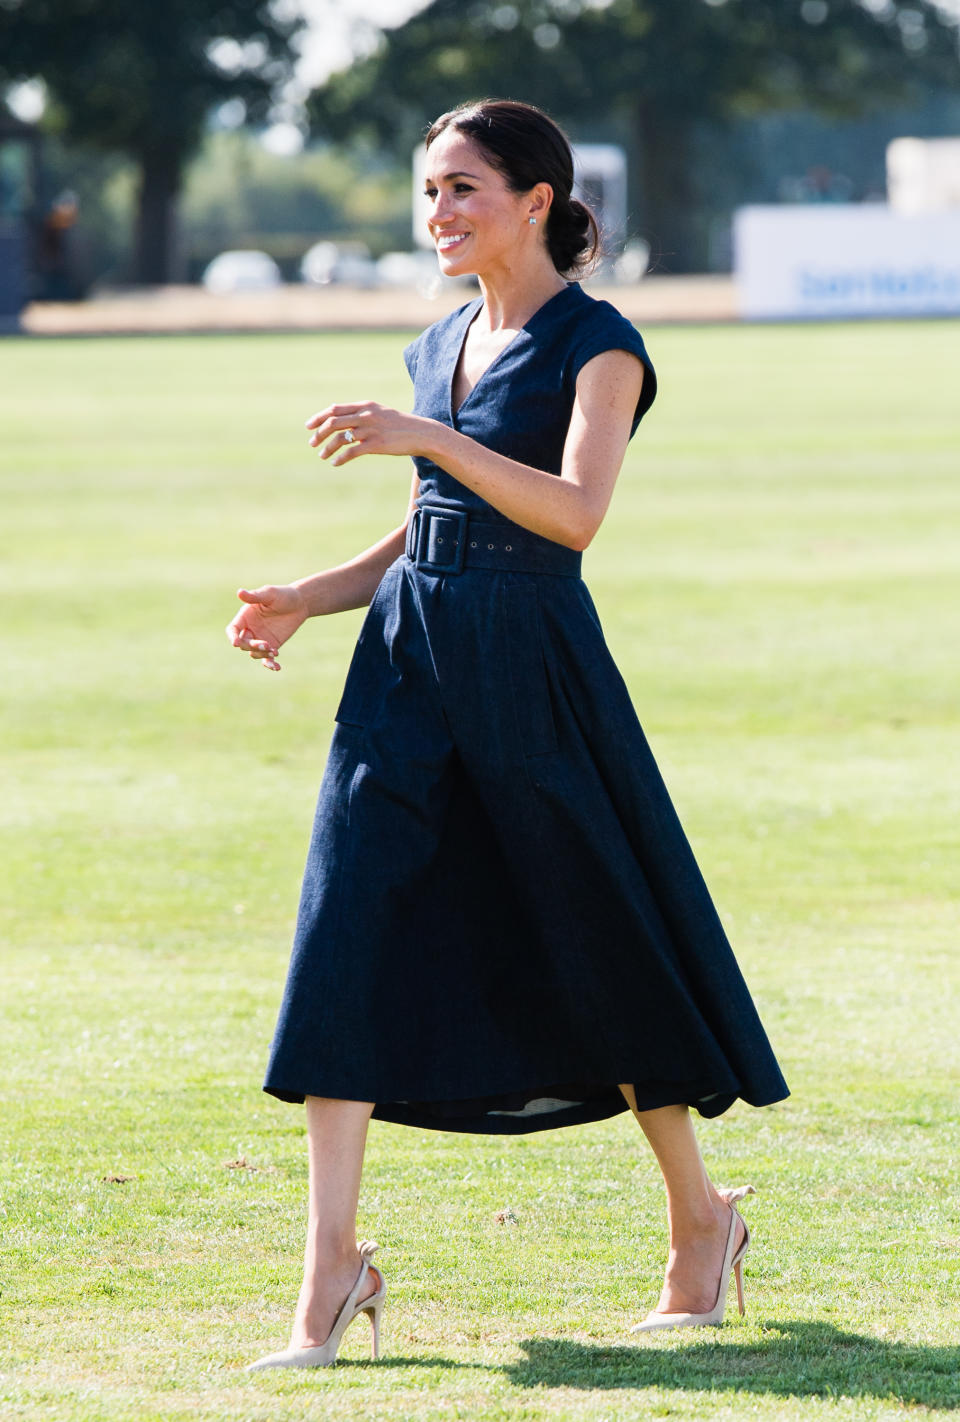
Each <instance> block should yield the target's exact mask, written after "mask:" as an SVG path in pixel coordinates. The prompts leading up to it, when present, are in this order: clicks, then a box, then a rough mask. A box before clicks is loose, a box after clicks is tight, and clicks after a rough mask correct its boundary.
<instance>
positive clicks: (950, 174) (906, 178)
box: [887, 138, 960, 217]
mask: <svg viewBox="0 0 960 1422" xmlns="http://www.w3.org/2000/svg"><path fill="white" fill-rule="evenodd" d="M887 197H888V198H889V200H890V206H891V207H892V208H893V210H894V212H902V213H903V215H904V217H917V216H919V215H920V214H921V213H924V212H949V211H951V209H954V208H956V209H957V210H958V211H960V138H895V139H894V140H893V142H892V143H890V144H888V145H887Z"/></svg>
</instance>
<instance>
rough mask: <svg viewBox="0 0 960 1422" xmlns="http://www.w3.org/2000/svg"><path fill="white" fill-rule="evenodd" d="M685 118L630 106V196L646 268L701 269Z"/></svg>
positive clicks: (644, 106) (666, 270)
mask: <svg viewBox="0 0 960 1422" xmlns="http://www.w3.org/2000/svg"><path fill="white" fill-rule="evenodd" d="M692 136H693V135H692V126H691V124H690V121H689V119H687V118H685V117H680V116H678V115H676V114H670V115H668V114H665V113H664V112H663V110H662V109H661V108H659V107H658V105H657V104H656V103H645V102H644V101H642V100H641V101H639V102H638V103H637V105H636V108H635V109H634V144H633V147H634V154H635V162H634V183H633V190H634V196H633V197H632V199H631V208H632V210H633V212H634V213H635V214H636V217H635V223H636V228H637V232H638V235H640V236H642V237H643V238H644V239H645V240H646V241H647V242H649V243H650V270H651V272H656V273H670V272H690V271H702V270H703V269H704V267H705V265H706V253H705V252H703V251H701V248H702V247H703V245H704V244H703V241H702V234H701V233H700V232H699V231H698V225H699V224H698V223H697V213H698V204H697V195H696V182H695V179H694V175H693V142H692Z"/></svg>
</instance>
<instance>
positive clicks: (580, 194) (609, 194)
mask: <svg viewBox="0 0 960 1422" xmlns="http://www.w3.org/2000/svg"><path fill="white" fill-rule="evenodd" d="M426 164H427V154H426V150H425V149H424V148H423V147H422V145H421V146H418V147H417V148H416V149H415V150H414V154H413V240H414V241H415V242H416V244H417V246H418V247H424V248H429V249H430V250H431V251H432V250H433V241H432V240H431V237H430V234H429V232H428V231H427V212H428V210H429V204H428V203H427V199H426V198H425V196H424V192H423V183H424V176H425V174H426ZM573 173H574V181H573V193H574V197H577V198H580V200H581V201H582V202H586V203H588V204H589V206H590V207H591V208H592V209H593V211H594V212H595V214H596V216H597V219H598V221H599V223H600V230H601V232H602V233H603V234H604V239H605V245H606V247H607V250H608V251H610V252H614V253H615V252H619V251H620V250H621V249H622V248H623V244H624V241H625V239H626V235H627V155H626V153H625V152H624V151H623V149H622V148H620V147H618V145H617V144H615V143H580V144H578V145H577V146H576V147H575V148H574V150H573Z"/></svg>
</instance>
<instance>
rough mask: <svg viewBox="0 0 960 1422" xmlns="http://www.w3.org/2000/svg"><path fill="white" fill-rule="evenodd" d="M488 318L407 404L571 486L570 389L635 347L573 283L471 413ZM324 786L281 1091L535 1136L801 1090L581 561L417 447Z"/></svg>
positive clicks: (270, 1082) (276, 1081) (648, 385)
mask: <svg viewBox="0 0 960 1422" xmlns="http://www.w3.org/2000/svg"><path fill="white" fill-rule="evenodd" d="M480 304H481V303H480V301H479V300H477V301H473V302H471V303H469V304H468V305H467V306H465V307H463V308H462V309H461V310H459V311H457V312H454V313H453V315H451V316H449V317H446V318H444V319H443V320H441V321H438V322H437V323H436V324H435V325H433V326H431V327H430V328H429V329H428V330H426V331H425V332H424V333H423V335H422V336H420V338H419V339H418V340H417V341H415V342H414V343H413V345H411V346H410V347H409V348H408V349H407V351H406V352H405V358H406V361H407V365H408V368H409V370H410V373H411V375H412V376H413V379H414V383H415V393H416V403H415V407H414V408H415V411H416V412H417V413H418V414H422V415H426V416H429V417H431V418H433V419H437V420H441V421H443V422H444V423H446V424H449V425H452V426H454V427H455V428H456V429H458V430H461V431H462V432H463V433H464V434H467V435H469V436H470V437H471V438H473V439H475V440H477V441H479V442H480V443H481V444H484V445H487V446H488V447H489V448H491V449H495V450H497V451H498V452H500V453H502V454H505V455H507V456H509V457H511V458H514V459H517V460H520V461H522V462H523V463H525V464H528V465H532V466H534V467H536V468H539V469H544V470H546V471H548V472H550V473H552V474H559V473H560V467H561V459H562V455H563V444H564V439H565V437H566V433H567V428H568V425H569V421H570V415H571V411H572V408H573V401H574V394H575V386H576V379H577V375H578V373H579V371H580V370H581V369H582V367H583V365H584V364H585V363H586V362H587V361H588V360H590V359H591V358H592V357H593V356H595V355H597V354H599V353H600V352H602V351H605V350H611V349H620V350H628V351H632V352H634V353H635V354H636V355H637V356H638V357H639V358H640V359H641V360H642V361H643V363H644V365H645V366H646V371H647V373H646V377H645V380H644V385H643V394H642V398H641V401H640V405H639V407H638V409H637V411H636V417H635V420H634V429H636V425H637V424H638V423H639V420H640V418H641V417H642V415H643V414H644V412H645V411H646V409H647V408H648V407H649V405H650V403H651V402H652V400H653V396H654V393H655V390H656V379H655V376H654V373H653V368H652V366H651V365H650V362H649V359H648V357H647V354H646V351H645V350H644V346H643V342H642V341H641V339H640V337H639V335H638V334H637V332H636V331H635V330H634V328H633V327H632V326H631V325H630V323H629V322H628V321H626V320H625V319H624V318H623V317H622V316H620V315H619V313H618V312H617V311H616V310H615V309H614V308H613V307H612V306H610V305H609V304H608V303H606V302H601V301H594V300H593V299H592V298H591V297H589V296H587V295H586V294H585V293H584V292H583V291H582V290H581V288H580V287H579V286H577V285H570V286H568V287H567V288H566V289H565V290H563V291H561V292H560V293H559V294H558V295H556V296H555V297H553V298H552V299H551V300H550V301H548V302H547V303H546V304H545V305H544V306H542V307H541V308H540V309H539V310H538V311H537V312H536V313H535V314H534V316H533V317H532V318H531V319H530V321H529V322H528V323H527V325H526V326H525V327H524V328H523V330H522V331H521V332H519V334H518V335H517V336H516V337H515V338H514V340H513V341H512V342H511V344H510V345H509V346H508V347H507V348H506V349H505V350H504V351H503V352H502V353H501V354H500V355H499V356H498V357H497V359H496V360H495V361H494V362H493V364H492V365H491V366H490V367H489V368H488V370H487V371H486V372H485V374H484V375H483V376H482V377H481V379H480V380H479V381H478V382H477V384H476V386H475V387H474V389H473V390H472V391H471V393H470V394H469V395H468V396H467V398H466V399H465V400H464V402H463V404H462V405H461V406H460V408H459V410H458V411H457V412H456V414H454V412H453V409H452V405H451V390H452V383H453V376H454V371H455V369H456V366H457V362H458V358H459V354H460V350H461V348H462V345H463V341H464V338H465V335H466V332H467V328H468V326H469V324H470V322H471V321H472V320H473V318H474V317H475V315H476V314H477V311H478V310H479V308H480ZM416 464H417V469H418V472H419V475H420V481H421V482H420V495H419V500H418V504H419V508H418V510H417V512H416V514H415V515H414V517H413V519H412V520H411V524H410V528H409V533H408V540H407V551H406V553H405V554H404V555H403V556H402V557H400V558H399V559H398V560H397V561H396V562H395V563H394V564H393V565H392V566H391V567H390V568H389V569H388V570H387V572H386V574H385V576H384V578H383V580H382V582H381V584H380V586H379V588H378V589H377V592H376V594H375V596H374V598H373V601H372V603H371V605H370V610H369V613H368V615H367V617H366V620H365V622H364V625H363V628H362V631H361V633H360V638H359V641H358V643H357V648H356V651H355V653H354V657H353V662H352V664H351V667H350V672H349V675H348V677H347V682H346V686H345V688H344V693H343V698H342V701H341V703H340V707H339V710H338V712H337V718H336V719H337V727H336V731H335V734H334V737H333V741H332V744H331V749H330V756H329V761H328V764H327V768H326V772H325V775H324V779H323V784H322V787H321V790H320V799H319V804H318V807H317V815H316V821H315V824H314V830H313V837H312V841H311V845H310V851H309V858H308V861H307V868H306V873H305V877H304V883H303V893H302V898H301V903H300V913H299V919H298V924H297V932H296V939H295V943H294V948H293V956H292V959H291V964H290V972H289V976H288V980H287V987H286V993H285V996H284V999H283V1004H282V1007H281V1010H280V1017H279V1022H278V1025H277V1031H276V1035H275V1038H274V1042H273V1048H272V1053H271V1058H270V1064H269V1067H268V1072H267V1079H266V1083H265V1090H267V1091H269V1092H271V1093H272V1094H273V1095H275V1096H278V1097H280V1098H281V1099H282V1100H286V1101H301V1100H302V1099H303V1097H304V1095H313V1096H327V1097H337V1098H344V1099H349V1100H361V1101H373V1102H375V1103H376V1109H375V1112H374V1114H375V1116H377V1117H379V1118H381V1119H383V1120H388V1121H398V1122H404V1123H408V1124H412V1125H418V1126H432V1127H437V1128H442V1129H447V1130H460V1131H487V1132H524V1131H533V1130H539V1129H543V1128H545V1127H552V1126H561V1125H570V1124H574V1123H576V1122H581V1121H589V1120H596V1119H599V1118H602V1117H605V1116H610V1115H613V1114H615V1113H616V1112H618V1111H621V1110H624V1109H625V1103H624V1100H623V1097H622V1096H621V1094H620V1092H619V1091H618V1089H617V1084H618V1083H619V1082H632V1083H633V1085H634V1088H635V1090H636V1096H637V1102H638V1105H639V1106H640V1107H641V1108H649V1107H656V1106H665V1105H669V1104H672V1103H676V1102H686V1103H689V1104H690V1105H692V1106H694V1107H695V1108H696V1109H697V1110H698V1111H700V1112H701V1113H702V1114H703V1115H705V1116H714V1115H718V1114H719V1113H720V1112H722V1111H724V1110H726V1109H727V1107H728V1106H730V1105H731V1103H732V1102H733V1101H734V1100H735V1099H736V1098H737V1097H742V1098H744V1099H745V1100H746V1101H748V1102H750V1103H751V1104H753V1105H755V1106H760V1105H765V1104H767V1103H769V1102H772V1101H777V1100H780V1099H781V1098H782V1097H784V1096H785V1095H786V1094H787V1089H786V1086H785V1084H784V1081H783V1077H782V1076H781V1074H780V1071H779V1068H778V1066H777V1063H776V1060H775V1059H774V1056H773V1054H772V1052H771V1049H770V1046H769V1043H768V1041H767V1038H766V1035H765V1034H764V1031H763V1028H762V1026H761V1024H760V1021H759V1018H758V1017H757V1013H756V1010H755V1008H754V1006H753V1003H752V1001H751V998H750V995H749V992H748V991H747V988H746V985H745V983H744V981H743V978H742V977H741V974H740V971H739V969H738V967H737V964H736V961H735V960H734V957H733V954H732V952H731V949H730V946H729V944H728V942H727V939H726V937H725V935H724V932H723V929H722V927H721V925H720V921H719V919H718V917H717V914H716V911H715V909H714V906H713V904H712V902H711V899H710V896H709V894H708V892H707V888H706V886H705V884H704V882H703V879H702V877H701V875H700V871H699V869H698V868H697V864H696V861H695V859H694V857H693V854H692V852H691V850H690V846H689V844H688V843H687V840H686V838H685V836H684V833H683V830H682V829H681V827H680V824H679V822H678V820H677V816H676V813H675V811H674V809H673V806H672V805H671V803H670V799H669V797H668V795H667V792H666V789H665V788H664V785H663V782H662V780H661V778H660V774H659V772H658V770H657V767H656V764H655V763H654V760H653V757H652V755H651V753H650V750H649V748H648V746H647V742H646V740H645V738H644V735H643V732H642V730H641V728H640V725H639V723H638V721H637V717H636V714H635V712H634V710H633V707H632V705H631V702H630V698H629V696H628V694H627V690H626V687H625V685H624V683H623V680H622V678H621V676H620V674H619V672H618V671H617V668H616V666H615V665H614V662H613V660H612V658H611V656H610V653H609V651H608V649H607V646H606V644H605V642H604V639H603V633H602V631H601V628H600V623H599V621H598V618H597V614H596V610H595V609H594V606H593V602H592V600H591V598H590V594H589V593H588V591H587V588H586V586H585V584H584V583H583V582H582V581H581V578H580V555H579V554H578V553H575V552H573V551H572V550H570V549H568V548H564V547H562V546H561V545H559V544H556V543H553V542H551V541H550V540H548V539H545V538H542V537H539V536H538V535H536V534H533V533H531V532H529V531H528V530H526V529H523V528H521V527H519V526H518V525H517V524H515V523H512V522H510V521H509V520H508V519H505V518H504V517H503V516H502V515H501V514H499V513H497V512H496V510H494V509H493V508H492V507H491V506H490V505H489V504H487V503H485V502H484V501H483V500H482V499H481V498H479V497H478V496H477V495H476V494H474V493H472V492H471V491H469V490H468V489H465V488H464V487H463V486H462V485H461V484H458V483H457V481H456V480H455V479H453V478H452V477H451V476H450V475H449V474H447V473H446V472H445V471H444V470H442V469H440V468H438V467H437V466H436V465H434V464H432V463H431V462H430V461H428V460H425V459H420V458H418V459H417V460H416Z"/></svg>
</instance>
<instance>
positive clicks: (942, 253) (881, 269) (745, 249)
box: [733, 203, 960, 321]
mask: <svg viewBox="0 0 960 1422" xmlns="http://www.w3.org/2000/svg"><path fill="white" fill-rule="evenodd" d="M733 244H734V270H735V273H736V279H737V292H738V297H739V304H740V314H741V316H743V317H745V318H746V319H747V320H758V321H763V320H778V319H788V320H790V319H797V318H804V317H806V318H816V319H822V318H824V317H831V316H946V315H957V314H960V212H938V213H928V214H925V215H923V216H917V217H904V216H903V215H902V214H900V213H895V212H893V211H892V210H891V209H890V208H889V207H887V206H885V205H884V204H882V203H862V204H855V203H850V204H847V203H836V204H830V203H824V204H823V205H816V204H811V205H810V206H801V205H799V204H798V205H796V206H794V205H792V204H783V205H781V206H778V207H742V208H740V209H739V211H738V212H737V213H736V214H735V216H734V224H733Z"/></svg>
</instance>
